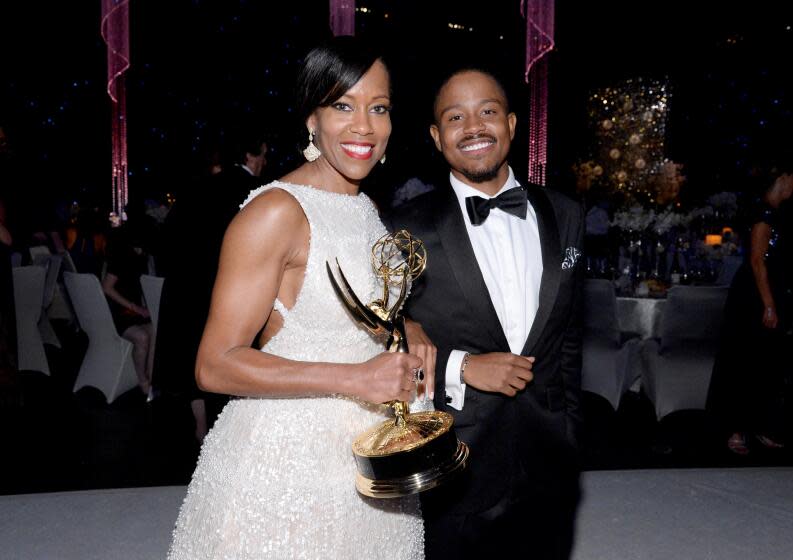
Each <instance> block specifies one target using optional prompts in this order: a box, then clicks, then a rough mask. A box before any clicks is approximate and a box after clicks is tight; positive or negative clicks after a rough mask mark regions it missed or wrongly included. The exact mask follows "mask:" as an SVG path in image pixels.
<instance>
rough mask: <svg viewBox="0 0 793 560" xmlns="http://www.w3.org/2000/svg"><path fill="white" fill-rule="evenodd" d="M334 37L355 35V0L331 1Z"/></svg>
mask: <svg viewBox="0 0 793 560" xmlns="http://www.w3.org/2000/svg"><path fill="white" fill-rule="evenodd" d="M330 29H331V31H333V35H335V36H338V35H355V0H330Z"/></svg>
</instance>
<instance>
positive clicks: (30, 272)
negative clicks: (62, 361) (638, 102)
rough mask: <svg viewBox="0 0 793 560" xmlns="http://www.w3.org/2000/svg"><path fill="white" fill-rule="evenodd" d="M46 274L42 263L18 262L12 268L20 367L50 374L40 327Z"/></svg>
mask: <svg viewBox="0 0 793 560" xmlns="http://www.w3.org/2000/svg"><path fill="white" fill-rule="evenodd" d="M45 276H46V270H44V267H41V266H35V265H33V266H19V267H16V268H14V269H13V282H14V307H15V309H16V326H17V357H18V363H19V369H20V370H32V371H40V372H42V373H45V374H47V375H49V374H50V366H49V363H48V362H47V354H46V353H45V352H44V343H43V342H42V340H41V333H40V332H39V327H38V323H39V319H40V318H41V314H42V307H41V306H42V303H43V301H44V278H45Z"/></svg>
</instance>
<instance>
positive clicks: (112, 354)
mask: <svg viewBox="0 0 793 560" xmlns="http://www.w3.org/2000/svg"><path fill="white" fill-rule="evenodd" d="M63 276H64V281H65V283H66V289H67V291H68V292H69V297H70V298H71V300H72V304H73V305H74V311H75V314H76V315H77V321H78V322H79V323H80V326H81V327H82V329H83V330H84V331H85V333H86V334H87V335H88V350H87V351H86V353H85V357H84V358H83V363H82V365H81V366H80V371H79V373H78V374H77V380H76V381H75V382H74V391H78V390H79V389H81V388H82V387H85V386H86V385H90V386H92V387H96V388H97V389H99V390H100V391H102V393H104V395H105V398H106V399H107V402H108V403H111V402H113V401H114V400H115V399H116V397H118V396H119V395H121V394H123V393H125V392H126V391H128V390H130V389H132V388H134V387H137V385H138V377H137V375H136V373H135V364H134V363H133V361H132V343H131V342H130V341H128V340H125V339H123V338H121V335H119V334H118V331H117V330H116V326H115V324H114V323H113V318H112V316H111V315H110V307H109V306H108V304H107V300H106V299H105V295H104V293H103V292H102V287H101V286H100V284H99V280H98V279H97V277H96V276H94V275H93V274H75V273H72V272H65V273H64V275H63Z"/></svg>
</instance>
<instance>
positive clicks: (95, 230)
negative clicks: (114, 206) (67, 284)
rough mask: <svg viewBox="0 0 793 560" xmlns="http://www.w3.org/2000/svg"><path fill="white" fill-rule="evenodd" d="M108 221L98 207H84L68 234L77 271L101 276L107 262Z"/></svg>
mask: <svg viewBox="0 0 793 560" xmlns="http://www.w3.org/2000/svg"><path fill="white" fill-rule="evenodd" d="M108 225H109V223H108V221H107V220H106V219H105V218H104V216H102V215H101V213H100V211H99V209H98V208H92V207H90V206H88V207H82V208H80V209H79V210H78V212H77V217H76V219H75V222H74V226H73V227H71V228H70V229H69V231H68V234H67V238H66V239H67V246H68V250H69V254H70V255H71V257H72V260H73V261H74V266H75V268H77V272H80V273H90V274H95V275H96V276H101V272H102V265H103V264H104V262H105V247H106V245H107V233H106V230H107V228H108Z"/></svg>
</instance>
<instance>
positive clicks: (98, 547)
mask: <svg viewBox="0 0 793 560" xmlns="http://www.w3.org/2000/svg"><path fill="white" fill-rule="evenodd" d="M583 491H584V493H583V496H584V497H583V500H582V503H581V507H580V509H579V514H578V527H577V532H576V544H575V549H574V553H573V560H623V559H625V560H669V559H670V558H677V559H685V560H700V559H701V560H705V559H718V560H746V559H752V560H780V559H783V558H793V469H791V468H752V469H651V470H642V469H639V470H629V471H596V472H587V473H584V476H583ZM184 492H185V488H184V487H183V486H166V487H159V488H127V489H110V490H88V491H80V492H64V493H52V494H46V493H43V494H27V495H14V496H2V497H0V543H2V547H0V559H2V560H30V559H50V558H57V559H60V560H127V559H133V558H134V559H136V560H148V559H151V560H155V559H157V560H162V559H163V558H165V554H166V552H167V550H168V543H169V542H170V535H171V530H172V528H173V524H174V521H175V520H176V516H177V514H178V511H179V505H180V504H181V501H182V498H183V497H184Z"/></svg>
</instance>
